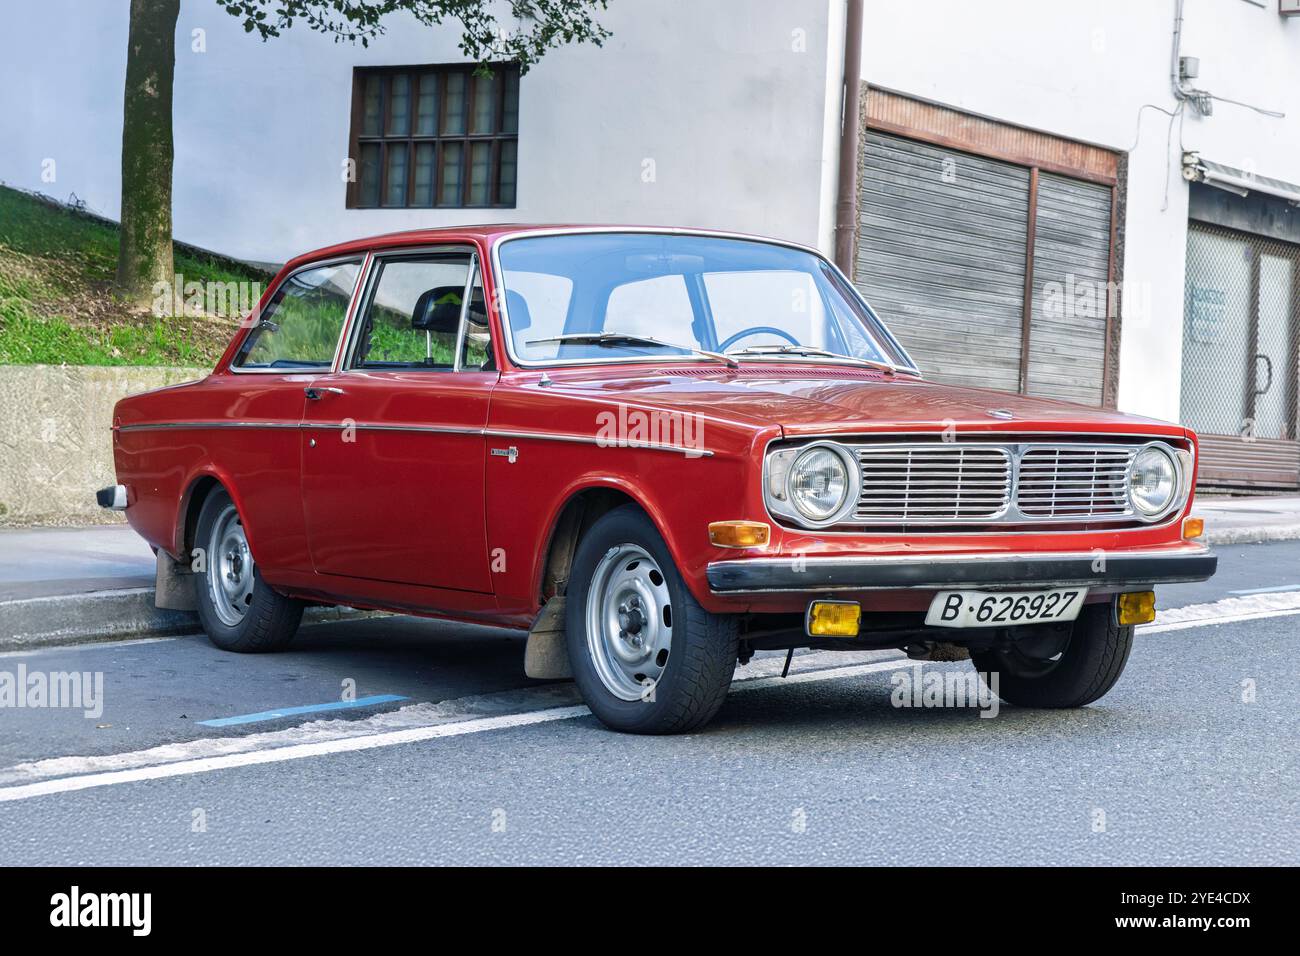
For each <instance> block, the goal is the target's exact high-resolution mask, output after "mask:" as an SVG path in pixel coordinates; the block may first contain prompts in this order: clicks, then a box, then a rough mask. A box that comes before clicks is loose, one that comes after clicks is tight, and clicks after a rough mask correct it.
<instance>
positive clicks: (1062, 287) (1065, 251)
mask: <svg viewBox="0 0 1300 956" xmlns="http://www.w3.org/2000/svg"><path fill="white" fill-rule="evenodd" d="M1109 278H1110V187H1109V186H1098V185H1096V184H1095V183H1085V182H1081V181H1079V180H1077V179H1068V178H1066V177H1064V176H1054V175H1052V174H1050V173H1040V174H1039V176H1038V215H1037V218H1036V220H1035V227H1034V300H1033V301H1034V310H1033V319H1032V320H1031V322H1030V331H1029V387H1028V388H1027V389H1026V391H1027V392H1028V393H1029V394H1030V395H1042V396H1045V397H1047V398H1062V399H1065V400H1066V401H1070V402H1080V403H1081V404H1084V405H1100V404H1101V400H1102V376H1103V375H1104V374H1105V365H1106V309H1107V301H1108V296H1109V287H1108V285H1107V282H1108V281H1109Z"/></svg>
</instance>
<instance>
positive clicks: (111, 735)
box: [0, 543, 1300, 866]
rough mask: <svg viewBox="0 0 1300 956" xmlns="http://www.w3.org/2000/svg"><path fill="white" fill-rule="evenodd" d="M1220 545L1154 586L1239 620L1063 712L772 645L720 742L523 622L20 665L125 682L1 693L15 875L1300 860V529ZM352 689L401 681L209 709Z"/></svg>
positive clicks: (344, 629)
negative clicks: (580, 668)
mask: <svg viewBox="0 0 1300 956" xmlns="http://www.w3.org/2000/svg"><path fill="white" fill-rule="evenodd" d="M1220 553H1221V571H1220V574H1219V576H1218V577H1216V578H1215V579H1214V580H1213V581H1210V582H1207V583H1205V584H1198V585H1181V586H1176V587H1169V588H1167V589H1165V590H1164V591H1163V592H1162V593H1161V602H1160V604H1161V607H1162V608H1166V609H1169V608H1184V607H1187V606H1189V605H1211V606H1210V608H1209V609H1207V610H1205V611H1204V612H1203V613H1202V612H1200V611H1198V612H1194V613H1192V615H1191V616H1193V617H1201V618H1205V619H1208V618H1209V617H1210V616H1213V617H1220V618H1226V620H1224V621H1223V622H1221V623H1209V624H1205V623H1202V624H1198V625H1196V626H1190V627H1180V628H1178V629H1170V628H1169V627H1167V626H1166V627H1164V628H1163V629H1162V628H1161V627H1159V626H1158V627H1156V628H1153V629H1150V630H1147V631H1145V632H1140V634H1139V637H1138V639H1137V643H1136V646H1135V649H1134V651H1133V655H1132V657H1131V659H1130V661H1129V665H1128V669H1127V670H1126V672H1125V674H1124V677H1123V678H1122V679H1121V681H1120V682H1119V684H1118V685H1117V686H1116V688H1115V689H1114V690H1113V691H1112V692H1111V693H1110V694H1109V695H1108V696H1106V697H1105V698H1103V699H1102V700H1101V701H1100V702H1098V703H1097V704H1094V705H1093V706H1091V707H1088V708H1085V709H1082V710H1077V711H1066V712H1036V711H1029V710H1019V709H1016V708H1013V707H1010V706H1003V707H1001V708H1000V709H998V711H997V714H996V716H995V717H992V718H987V717H981V716H980V711H979V709H977V708H951V707H950V708H941V709H900V708H896V707H894V706H892V704H891V689H892V684H891V679H892V678H893V676H894V675H895V674H898V673H899V672H900V671H907V672H908V673H909V674H910V673H913V671H912V670H911V668H912V665H911V664H910V662H901V663H900V662H894V661H893V660H892V658H894V657H896V655H894V654H892V653H888V654H851V655H848V654H838V655H835V654H826V653H823V654H816V655H800V656H798V657H796V661H795V666H794V668H793V669H792V676H791V679H790V680H788V681H784V682H783V681H780V680H779V678H775V677H772V676H770V675H771V674H772V673H773V672H774V671H775V670H776V669H778V668H779V664H780V660H779V659H777V658H771V657H769V658H766V659H764V660H759V661H756V662H755V663H754V664H751V665H750V666H749V667H747V668H741V669H739V670H738V673H737V678H738V682H737V683H736V684H735V685H733V693H732V695H731V696H730V698H729V699H728V701H727V703H726V705H725V706H724V708H723V710H722V712H721V714H720V715H719V717H718V718H717V719H716V720H715V721H714V722H713V723H712V724H711V725H710V726H709V727H707V728H706V729H705V730H704V731H703V732H701V733H697V734H693V735H688V736H682V737H668V738H643V737H630V736H623V735H618V734H614V733H611V732H609V731H607V730H605V729H604V728H603V727H602V726H601V725H600V724H599V723H598V722H597V721H596V720H595V719H594V718H593V717H591V716H589V715H583V714H582V712H581V709H575V707H576V705H577V703H578V701H577V699H576V697H575V696H574V693H573V690H572V687H571V685H568V684H565V683H556V684H542V683H540V682H534V681H529V680H527V679H526V678H524V677H523V676H522V666H521V661H522V648H523V644H522V641H521V640H520V639H518V638H516V637H513V636H511V635H509V634H508V633H506V632H501V631H493V630H487V629H479V628H469V627H463V626H450V625H444V624H438V623H433V622H426V621H419V620H414V619H410V618H392V619H386V620H370V621H360V622H344V623H336V624H323V625H318V626H316V627H313V628H310V629H307V630H306V631H304V634H303V636H302V638H301V639H300V642H299V643H298V644H297V645H295V649H294V650H292V651H291V652H289V653H285V654H279V655H275V656H239V655H230V654H224V653H222V652H220V651H217V650H215V649H214V648H212V647H211V646H210V645H209V644H208V643H207V642H206V640H205V639H202V638H197V637H195V638H176V639H167V640H159V641H150V642H141V643H125V644H111V645H86V646H83V647H75V648H59V649H52V650H45V651H35V652H28V653H22V654H7V655H0V672H3V671H9V672H11V673H13V672H16V671H17V669H18V668H19V666H20V665H21V666H22V667H25V668H26V669H27V670H28V671H29V672H30V671H41V672H58V671H87V672H90V673H92V674H94V673H101V674H102V675H103V681H104V689H103V695H102V700H103V712H102V714H98V715H92V716H89V717H88V716H85V715H84V713H83V711H82V710H72V709H58V710H55V709H48V708H44V709H31V708H21V709H12V708H5V709H0V865H5V866H8V865H14V864H41V863H73V864H81V863H98V864H107V863H130V864H134V863H162V864H185V865H202V864H214V863H221V864H258V863H311V864H361V863H365V864H376V863H536V864H546V863H637V862H648V863H662V864H695V863H758V864H785V863H885V864H984V863H1083V864H1223V865H1247V864H1291V865H1294V864H1296V863H1298V862H1300V841H1298V839H1297V838H1298V837H1300V820H1298V819H1297V806H1298V805H1300V804H1298V803H1297V800H1296V797H1295V795H1296V793H1297V792H1300V768H1298V767H1297V761H1296V751H1297V729H1298V728H1300V716H1298V715H1300V706H1298V705H1300V689H1298V688H1300V665H1298V664H1297V656H1296V650H1297V635H1298V634H1300V543H1285V544H1271V545H1253V546H1244V547H1234V548H1225V549H1222V550H1221V552H1220ZM1232 592H1253V593H1243V594H1234V593H1232ZM1293 592H1294V593H1293ZM1214 602H1218V603H1214ZM1276 607H1281V608H1282V609H1283V611H1282V612H1281V613H1280V612H1279V611H1277V610H1269V609H1270V608H1276ZM1288 608H1295V609H1297V613H1285V611H1286V609H1288ZM1264 614H1268V615H1271V616H1261V615H1264ZM1184 616H1186V615H1184ZM1243 617H1246V618H1248V619H1244V620H1243V619H1242V618H1243ZM969 668H970V665H969V664H967V663H957V664H926V665H924V670H925V671H930V670H936V671H940V672H943V673H952V674H965V673H967V672H968V670H969ZM764 675H767V676H764ZM345 681H350V682H352V683H351V684H350V685H347V686H353V687H355V694H356V696H357V697H359V698H366V697H369V696H374V695H383V696H396V697H401V698H405V699H404V700H396V701H392V700H390V701H387V702H383V703H377V704H375V705H373V706H363V707H355V708H349V709H346V710H336V711H323V712H319V713H304V714H296V715H290V716H285V717H278V718H277V717H273V716H269V715H266V714H263V715H262V716H261V717H258V718H257V719H252V720H249V721H248V722H243V723H235V724H229V725H226V726H211V725H208V724H203V723H200V722H201V721H209V720H222V719H229V718H236V717H241V716H244V715H256V714H259V713H260V712H268V711H270V712H275V711H282V710H283V709H285V708H290V707H303V706H310V705H320V704H327V703H331V702H337V701H338V700H339V697H340V692H341V689H342V688H343V687H344V686H345V684H344V682H345ZM1251 691H1253V694H1252V693H1250V692H1251ZM575 714H576V716H575ZM287 755H291V756H292V757H293V759H285V757H286V756H287ZM264 760H265V761H268V762H261V761H264ZM212 768H215V769H212ZM105 774H108V775H110V776H104V775H105ZM113 774H116V776H112V775H113ZM88 784H93V785H89V786H88ZM80 787H85V789H77V788H80ZM15 788H25V789H15Z"/></svg>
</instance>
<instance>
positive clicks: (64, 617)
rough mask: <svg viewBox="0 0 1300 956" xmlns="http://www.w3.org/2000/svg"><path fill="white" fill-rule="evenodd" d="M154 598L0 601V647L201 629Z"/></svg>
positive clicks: (316, 610) (142, 592)
mask: <svg viewBox="0 0 1300 956" xmlns="http://www.w3.org/2000/svg"><path fill="white" fill-rule="evenodd" d="M153 601H154V589H153V588H121V589H116V590H111V591H90V592H87V593H85V594H70V595H69V594H56V595H50V596H48V597H37V598H20V599H17V600H12V601H0V651H23V650H32V649H35V648H41V647H58V646H61V645H65V644H88V643H92V642H103V641H120V640H126V639H132V638H149V637H171V636H173V635H178V634H199V633H202V628H201V627H200V626H199V618H198V615H197V614H195V613H194V612H193V611H168V610H162V609H160V608H156V607H154V603H153ZM378 613H379V612H375V611H358V610H355V609H353V608H345V607H312V608H308V609H307V612H306V613H305V614H304V615H303V623H304V624H319V623H321V622H324V621H343V620H359V619H362V618H367V617H374V616H376V615H377V614H378Z"/></svg>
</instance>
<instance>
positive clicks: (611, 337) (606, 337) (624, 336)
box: [526, 332, 740, 368]
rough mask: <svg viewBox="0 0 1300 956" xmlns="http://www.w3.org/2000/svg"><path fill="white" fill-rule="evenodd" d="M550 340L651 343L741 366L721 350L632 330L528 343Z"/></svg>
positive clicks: (542, 341) (535, 341) (536, 342)
mask: <svg viewBox="0 0 1300 956" xmlns="http://www.w3.org/2000/svg"><path fill="white" fill-rule="evenodd" d="M549 342H560V343H567V344H570V345H600V346H617V345H651V346H655V347H657V348H663V349H680V350H681V351H683V352H691V353H692V354H694V355H703V356H704V357H705V358H711V359H713V360H715V361H718V362H723V363H724V364H726V365H727V366H729V367H731V368H739V367H740V363H739V362H737V361H736V360H735V359H734V358H732V357H731V356H730V355H723V354H722V353H721V352H709V351H707V350H705V349H697V348H696V347H695V346H693V345H678V344H677V343H675V342H665V341H663V340H662V339H654V338H651V337H650V336H648V335H636V334H635V333H632V332H570V333H568V334H566V335H551V336H548V337H546V338H544V339H532V340H531V341H529V342H528V343H526V344H528V345H545V344H547V343H549Z"/></svg>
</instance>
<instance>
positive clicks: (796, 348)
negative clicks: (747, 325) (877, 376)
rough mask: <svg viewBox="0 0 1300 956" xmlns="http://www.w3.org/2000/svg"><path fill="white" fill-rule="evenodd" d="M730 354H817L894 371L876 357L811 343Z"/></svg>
mask: <svg viewBox="0 0 1300 956" xmlns="http://www.w3.org/2000/svg"><path fill="white" fill-rule="evenodd" d="M727 354H728V355H804V356H808V355H815V356H818V357H825V358H833V359H838V360H839V361H841V362H854V363H856V364H858V365H866V366H868V367H869V368H878V369H881V370H883V371H886V372H890V373H892V372H893V371H894V367H893V366H892V365H889V364H887V363H885V362H877V361H876V360H875V359H869V358H860V357H859V356H857V355H843V354H841V353H840V352H831V351H829V350H827V349H819V348H814V347H813V346H811V345H751V346H750V347H749V348H747V349H738V350H737V351H735V352H728V353H727Z"/></svg>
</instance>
